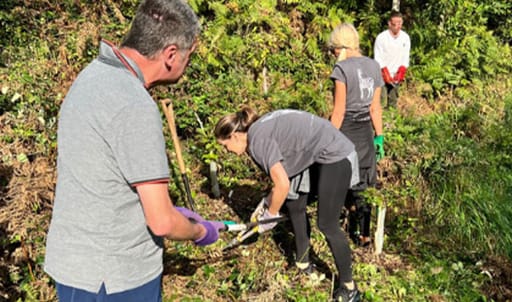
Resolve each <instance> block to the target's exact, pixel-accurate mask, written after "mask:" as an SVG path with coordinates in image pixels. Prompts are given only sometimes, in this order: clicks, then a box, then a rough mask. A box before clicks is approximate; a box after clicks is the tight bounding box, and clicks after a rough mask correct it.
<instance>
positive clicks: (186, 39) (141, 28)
mask: <svg viewBox="0 0 512 302" xmlns="http://www.w3.org/2000/svg"><path fill="white" fill-rule="evenodd" d="M200 31H201V27H200V25H199V21H198V18H197V16H196V14H195V13H194V11H193V10H192V8H191V7H190V6H189V5H188V4H187V3H186V2H185V1H183V0H145V1H143V2H142V3H141V4H140V5H139V8H138V9H137V13H136V15H135V18H134V19H133V22H132V25H131V28H130V31H129V32H128V34H127V35H126V37H125V38H124V41H123V42H122V43H121V46H122V47H129V48H133V49H135V50H137V51H138V52H139V53H141V54H142V55H144V56H146V57H148V58H151V57H153V56H154V55H156V54H157V53H158V52H160V51H161V50H163V49H164V48H165V47H167V46H169V45H176V46H177V47H178V49H179V50H180V51H186V50H188V49H190V48H191V47H192V45H193V44H194V42H195V41H196V39H197V37H198V36H199V33H200Z"/></svg>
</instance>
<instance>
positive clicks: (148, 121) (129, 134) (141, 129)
mask: <svg viewBox="0 0 512 302" xmlns="http://www.w3.org/2000/svg"><path fill="white" fill-rule="evenodd" d="M152 105H153V104H150V105H138V106H127V107H126V108H123V110H121V111H120V113H119V114H118V115H117V116H116V118H115V119H114V120H113V121H112V122H111V125H110V129H109V130H110V136H109V138H110V139H109V144H110V147H111V148H112V154H113V156H114V157H115V161H116V162H117V164H118V166H119V170H120V171H121V173H122V175H123V177H124V178H125V179H126V180H127V182H128V183H130V184H137V183H141V182H150V181H155V180H160V179H168V178H169V166H168V161H167V153H166V151H165V140H164V136H163V132H162V121H161V119H160V115H159V113H158V108H157V107H156V106H152Z"/></svg>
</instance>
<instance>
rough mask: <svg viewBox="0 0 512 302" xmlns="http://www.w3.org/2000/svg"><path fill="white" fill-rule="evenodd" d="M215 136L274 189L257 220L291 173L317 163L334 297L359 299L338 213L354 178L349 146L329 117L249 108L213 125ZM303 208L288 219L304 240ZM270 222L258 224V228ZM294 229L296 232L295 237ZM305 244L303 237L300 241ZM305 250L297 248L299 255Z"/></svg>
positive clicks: (276, 202)
mask: <svg viewBox="0 0 512 302" xmlns="http://www.w3.org/2000/svg"><path fill="white" fill-rule="evenodd" d="M215 137H216V138H217V141H218V142H219V143H220V144H221V145H223V146H224V147H225V148H226V149H227V150H228V151H231V152H233V153H236V154H237V155H242V154H244V153H248V154H249V155H250V157H251V158H252V159H253V160H254V162H256V164H257V165H258V166H259V167H260V168H261V169H262V170H263V171H264V172H265V173H267V175H270V178H271V179H272V182H273V188H272V190H271V192H270V194H269V195H268V196H267V198H266V200H267V202H266V203H267V205H268V207H266V208H265V209H264V210H263V211H262V213H261V214H260V216H259V219H267V218H271V217H277V216H278V215H279V210H280V209H281V207H282V206H283V204H284V202H285V200H286V197H287V195H288V193H289V190H290V178H293V177H294V176H296V175H299V174H301V173H302V172H303V171H304V170H306V169H308V168H309V167H310V166H312V165H318V180H317V181H318V214H317V215H318V216H317V221H318V228H319V229H320V231H321V232H322V233H323V234H324V235H325V238H326V239H327V242H328V245H329V248H330V249H331V252H332V254H333V256H334V260H335V263H336V268H337V270H338V273H339V288H338V289H337V290H336V291H335V293H334V298H335V300H336V301H344V302H348V301H359V296H360V294H359V291H358V290H357V288H356V286H355V283H354V281H353V280H352V259H351V253H352V252H351V250H350V246H349V243H348V240H347V238H346V236H345V234H344V232H343V231H342V230H341V227H340V225H339V213H340V212H341V209H342V207H343V206H344V202H345V196H346V195H347V190H348V188H349V187H350V186H351V184H354V183H357V182H358V181H359V177H358V173H357V172H358V168H357V154H356V153H355V147H354V145H353V144H352V143H351V142H350V140H348V139H347V138H346V137H345V136H344V135H343V134H342V133H341V132H340V131H338V130H337V129H336V128H334V127H333V126H332V125H331V124H330V123H329V121H328V120H325V119H322V118H320V117H318V116H315V115H313V114H311V113H308V112H304V111H297V110H277V111H274V112H270V113H267V114H265V115H263V116H262V117H258V116H257V115H256V113H255V112H254V111H253V110H252V109H250V108H248V107H245V108H242V110H241V111H240V112H237V113H233V114H229V115H226V116H224V117H223V118H222V119H221V120H220V121H219V122H218V123H217V126H216V127H215ZM305 215H306V211H305V207H304V208H303V213H301V215H298V214H294V215H292V217H290V219H291V220H292V225H293V226H294V233H295V234H296V235H295V237H296V239H297V238H302V239H301V240H307V244H306V246H307V245H309V237H307V236H303V235H304V234H306V233H307V230H306V229H307V226H306V223H297V222H298V221H306V220H305V219H302V218H304V216H305ZM274 226H275V224H264V225H261V226H260V232H264V231H268V230H270V229H272V228H273V227H274ZM297 233H299V236H297V235H298V234H297ZM302 243H304V242H302ZM303 252H304V251H302V252H299V251H298V253H297V254H298V255H300V254H302V253H303Z"/></svg>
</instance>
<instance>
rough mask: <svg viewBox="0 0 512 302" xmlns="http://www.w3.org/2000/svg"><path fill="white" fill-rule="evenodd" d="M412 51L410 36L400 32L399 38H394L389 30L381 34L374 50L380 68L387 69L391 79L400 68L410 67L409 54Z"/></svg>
mask: <svg viewBox="0 0 512 302" xmlns="http://www.w3.org/2000/svg"><path fill="white" fill-rule="evenodd" d="M410 50H411V40H410V38H409V35H408V34H407V33H406V32H405V31H403V30H400V32H399V33H398V36H397V37H393V35H392V34H391V31H390V30H389V29H387V30H385V31H383V32H381V33H380V34H379V35H378V36H377V39H375V45H374V49H373V53H374V58H375V61H377V62H378V63H379V65H380V68H384V67H387V68H388V70H389V73H390V75H391V77H394V76H395V74H396V72H397V71H398V67H400V66H402V65H403V66H405V67H409V52H410Z"/></svg>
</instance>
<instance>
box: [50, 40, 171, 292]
mask: <svg viewBox="0 0 512 302" xmlns="http://www.w3.org/2000/svg"><path fill="white" fill-rule="evenodd" d="M131 64H133V62H131ZM132 67H134V68H135V70H136V72H137V77H136V76H134V75H133V74H132V73H131V72H130V71H129V70H128V69H126V68H125V66H124V65H123V64H122V63H121V62H120V61H119V60H118V58H117V57H116V56H115V55H114V53H113V50H112V48H110V47H109V46H108V45H106V44H105V43H102V44H101V47H100V56H99V58H98V59H96V60H94V61H93V62H91V64H89V66H88V67H86V68H85V69H84V70H83V71H82V72H81V73H80V75H79V76H78V77H77V79H76V81H75V82H74V83H73V85H72V87H71V88H70V90H69V92H68V94H67V96H66V99H65V100H64V103H63V104H62V107H61V111H60V117H59V128H58V158H57V174H58V178H57V187H56V195H55V201H54V207H53V216H52V220H51V224H50V229H49V233H48V236H47V244H46V259H45V267H44V269H45V271H46V272H47V273H48V274H49V275H50V276H51V277H52V278H54V279H55V280H56V281H57V282H59V283H62V284H65V285H68V286H72V287H77V288H80V289H83V290H86V291H90V292H98V291H99V289H100V286H101V284H102V283H103V282H104V283H105V287H106V290H107V293H109V294H110V293H116V292H121V291H125V290H128V289H132V288H135V287H138V286H140V285H143V284H145V283H147V282H148V281H151V280H153V279H154V278H156V277H157V276H158V275H159V274H160V273H161V272H162V270H163V264H162V250H163V249H162V247H163V239H162V238H159V237H156V236H153V235H152V234H151V232H150V231H149V229H148V227H147V225H146V221H145V218H144V212H143V209H142V205H141V203H140V199H139V196H138V194H137V192H136V190H135V188H134V187H133V186H132V185H133V184H135V183H139V182H146V181H151V180H160V179H168V177H169V168H168V162H167V155H166V152H165V141H164V137H163V133H162V122H161V119H160V114H159V111H158V107H157V105H156V103H155V102H154V101H153V100H152V98H151V96H150V95H149V94H148V92H147V91H146V89H145V88H144V86H143V79H142V76H141V73H140V70H138V69H137V68H136V66H135V65H134V64H133V66H132Z"/></svg>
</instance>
